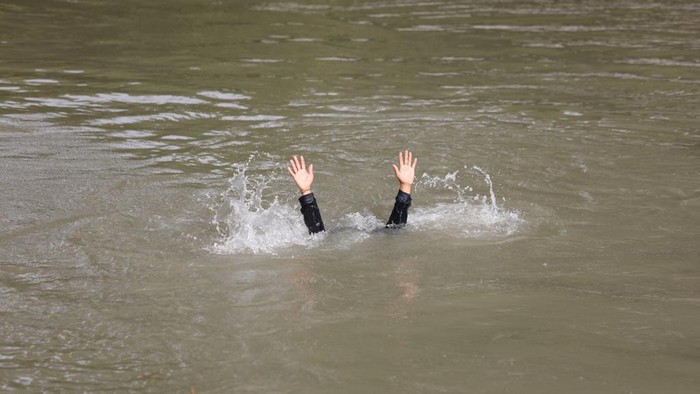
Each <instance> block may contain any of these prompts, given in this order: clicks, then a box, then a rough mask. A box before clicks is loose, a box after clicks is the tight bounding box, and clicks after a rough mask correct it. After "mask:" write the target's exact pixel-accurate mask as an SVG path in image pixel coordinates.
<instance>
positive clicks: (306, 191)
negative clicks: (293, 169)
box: [299, 188, 312, 196]
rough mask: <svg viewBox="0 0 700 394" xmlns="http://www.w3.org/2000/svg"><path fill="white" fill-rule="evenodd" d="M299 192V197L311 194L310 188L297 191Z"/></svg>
mask: <svg viewBox="0 0 700 394" xmlns="http://www.w3.org/2000/svg"><path fill="white" fill-rule="evenodd" d="M299 191H300V192H301V195H302V196H305V195H307V194H311V193H312V191H311V188H308V189H303V190H302V189H299Z"/></svg>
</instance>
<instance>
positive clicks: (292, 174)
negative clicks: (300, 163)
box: [287, 167, 294, 178]
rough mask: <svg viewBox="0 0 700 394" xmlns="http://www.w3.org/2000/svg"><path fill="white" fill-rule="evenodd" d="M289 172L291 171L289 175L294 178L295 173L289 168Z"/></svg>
mask: <svg viewBox="0 0 700 394" xmlns="http://www.w3.org/2000/svg"><path fill="white" fill-rule="evenodd" d="M287 171H289V174H290V175H291V176H292V178H294V171H292V168H291V167H287Z"/></svg>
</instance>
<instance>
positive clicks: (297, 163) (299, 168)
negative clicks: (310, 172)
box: [294, 156, 301, 172]
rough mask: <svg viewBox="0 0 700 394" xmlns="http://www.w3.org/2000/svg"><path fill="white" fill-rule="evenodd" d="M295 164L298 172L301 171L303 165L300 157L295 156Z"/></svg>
mask: <svg viewBox="0 0 700 394" xmlns="http://www.w3.org/2000/svg"><path fill="white" fill-rule="evenodd" d="M294 164H295V165H296V169H297V172H299V171H300V170H301V163H299V157H298V156H294Z"/></svg>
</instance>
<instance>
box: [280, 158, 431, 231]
mask: <svg viewBox="0 0 700 394" xmlns="http://www.w3.org/2000/svg"><path fill="white" fill-rule="evenodd" d="M417 162H418V159H417V158H416V159H414V158H413V154H412V153H411V152H410V151H409V150H406V151H404V152H399V165H398V166H397V165H396V164H392V167H393V168H394V174H395V175H396V179H397V180H398V181H399V192H398V193H397V194H396V200H395V202H394V209H392V211H391V215H390V216H389V221H388V222H387V223H386V227H387V228H400V227H403V226H404V225H405V224H406V221H407V220H408V208H409V207H410V206H411V185H413V180H414V179H415V172H416V163H417ZM289 163H290V166H289V167H287V170H288V171H289V174H291V175H292V178H293V179H294V183H296V185H297V187H298V188H299V191H300V192H301V197H299V203H301V213H302V214H303V215H304V223H305V224H306V227H307V228H308V229H309V233H310V234H315V233H319V232H321V231H325V230H326V228H325V227H324V226H323V219H321V211H320V210H319V209H318V203H317V202H316V197H314V193H313V191H312V190H311V184H313V182H314V165H313V164H309V169H308V170H307V169H306V162H305V161H304V156H299V157H298V158H297V156H294V157H292V159H291V160H289Z"/></svg>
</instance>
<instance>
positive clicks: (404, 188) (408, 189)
mask: <svg viewBox="0 0 700 394" xmlns="http://www.w3.org/2000/svg"><path fill="white" fill-rule="evenodd" d="M399 190H401V191H402V192H404V193H406V194H411V184H410V183H401V184H399Z"/></svg>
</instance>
